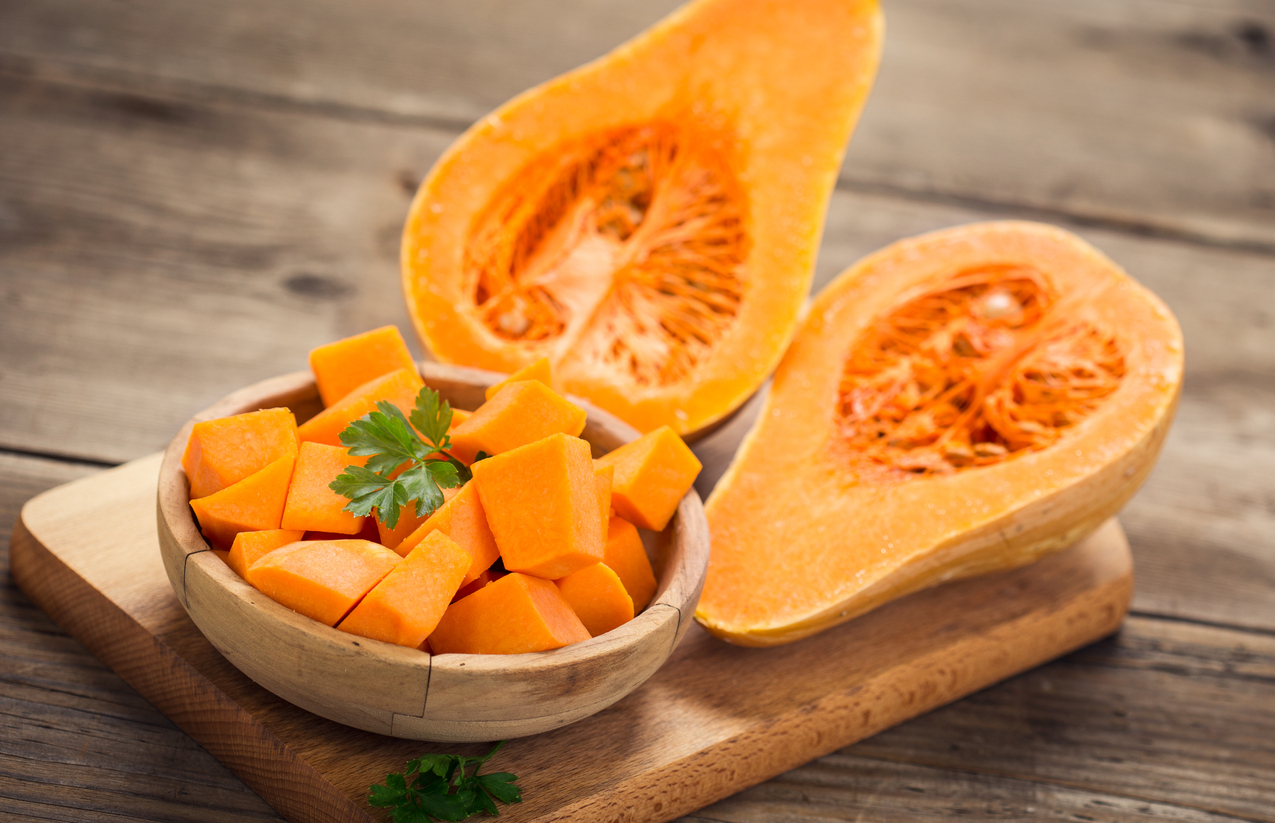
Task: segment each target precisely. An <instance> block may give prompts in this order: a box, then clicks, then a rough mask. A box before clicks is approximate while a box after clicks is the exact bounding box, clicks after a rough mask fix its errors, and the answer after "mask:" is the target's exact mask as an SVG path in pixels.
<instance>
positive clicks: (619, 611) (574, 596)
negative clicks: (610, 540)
mask: <svg viewBox="0 0 1275 823" xmlns="http://www.w3.org/2000/svg"><path fill="white" fill-rule="evenodd" d="M554 584H555V585H556V586H557V587H558V591H560V592H562V597H563V599H564V600H566V601H567V605H569V606H570V607H571V610H572V611H573V612H575V613H576V617H578V618H580V622H581V623H583V624H584V627H585V628H586V629H588V630H589V634H590V635H592V636H593V637H597V636H598V635H600V634H606V633H607V632H609V631H611V630H612V629H614V628H617V627H619V626H623V625H624V624H625V623H627V622H629V621H630V620H632V619H633V598H631V597H629V593H628V591H626V590H625V588H624V584H623V583H622V582H620V578H619V576H618V575H617V574H616V573H615V572H614V571H612V570H611V569H609V568H608V567H607V565H606V564H605V563H594V564H593V565H592V566H585V567H584V568H583V569H580V570H579V571H576V572H572V573H571V574H569V575H567V576H566V577H564V578H562V579H560V580H555V581H554Z"/></svg>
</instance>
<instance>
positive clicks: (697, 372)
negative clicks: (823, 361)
mask: <svg viewBox="0 0 1275 823" xmlns="http://www.w3.org/2000/svg"><path fill="white" fill-rule="evenodd" d="M881 36H882V23H881V18H880V14H879V12H878V9H877V5H876V3H875V0H849V2H846V0H698V2H694V3H691V4H689V5H687V6H686V7H684V8H683V9H681V10H679V11H678V12H676V13H675V14H673V15H672V16H670V17H669V18H667V19H666V20H664V21H663V22H661V23H659V24H657V25H656V26H655V27H653V28H652V29H650V30H649V31H647V32H645V33H644V34H642V35H640V36H639V37H637V38H636V39H634V40H633V41H631V42H630V43H628V44H626V45H624V46H622V47H620V48H619V49H617V50H616V51H614V52H612V53H611V54H609V55H607V56H605V57H603V58H601V59H600V60H598V61H596V62H594V63H592V64H589V65H587V66H585V67H583V68H581V69H578V70H576V71H573V72H571V73H569V74H566V75H564V76H562V77H560V78H558V79H556V80H553V81H551V82H549V83H546V84H545V85H543V86H540V87H538V88H535V89H532V90H531V91H528V92H526V93H525V94H523V95H520V96H519V97H517V98H515V99H514V100H512V101H510V102H509V103H507V104H506V105H504V106H502V107H501V108H500V109H498V110H497V111H495V112H494V113H493V114H491V115H490V116H488V117H487V118H485V119H483V120H482V121H480V122H479V123H477V124H476V125H475V126H474V127H473V128H471V129H470V130H469V131H468V132H466V133H465V134H464V135H463V136H462V137H461V138H460V139H459V140H458V141H457V142H456V144H455V145H454V146H452V148H451V149H450V150H449V151H448V152H447V153H446V154H445V155H444V156H443V158H442V159H440V160H439V162H438V164H437V165H436V166H435V168H434V169H433V170H432V171H431V173H430V175H429V177H428V178H427V179H426V180H425V182H424V183H423V184H422V185H421V188H420V190H419V192H418V193H417V196H416V200H415V202H414V203H413V205H412V209H411V213H410V215H409V217H408V221H407V224H406V226H405V229H404V234H403V256H402V264H403V286H404V290H405V293H406V297H407V304H408V308H409V310H410V312H411V314H412V318H413V321H414V323H415V325H416V328H417V330H418V331H419V333H420V335H421V337H422V338H423V339H424V341H425V342H426V344H427V345H428V346H429V348H430V350H431V351H432V352H433V353H434V355H435V356H436V357H438V358H439V359H440V360H442V361H444V362H449V363H462V364H465V365H470V366H479V367H483V368H489V369H494V370H497V371H504V372H511V371H516V370H517V369H519V368H521V367H523V366H525V365H527V364H528V363H531V362H533V361H535V360H538V359H540V358H548V359H549V360H550V362H551V363H552V367H553V373H554V375H555V376H556V378H557V381H558V383H559V388H562V389H565V390H566V391H569V392H572V393H574V394H578V395H581V396H583V397H587V398H588V399H590V400H592V401H593V402H595V403H597V404H598V405H600V406H602V407H603V408H605V409H607V410H609V411H611V412H613V413H615V414H616V415H618V416H619V417H621V418H623V419H624V420H626V421H627V422H629V423H631V424H633V425H634V426H636V427H637V428H639V429H641V430H642V431H651V430H653V429H656V428H658V427H659V426H661V425H669V426H671V427H672V428H674V430H676V431H677V432H678V433H679V434H682V435H686V436H694V435H695V434H696V433H700V432H702V431H703V430H705V429H706V428H707V427H709V426H711V425H712V424H714V423H715V422H717V421H719V420H721V419H722V418H724V417H725V416H726V415H727V414H729V413H730V412H731V411H732V410H734V409H735V408H736V407H738V406H739V405H740V404H741V403H742V402H743V401H744V400H745V399H747V398H748V397H749V396H750V395H751V394H752V393H753V392H754V391H755V390H756V389H757V387H758V386H759V385H760V384H761V382H762V381H763V380H764V379H765V378H766V376H767V375H768V374H769V373H770V371H771V370H772V369H773V368H774V366H775V364H776V363H777V362H778V360H779V357H780V355H781V354H782V352H783V349H784V347H785V346H786V345H787V343H788V341H789V339H790V338H791V335H792V332H793V330H794V328H795V327H796V323H797V319H798V312H799V310H800V307H801V303H802V301H803V299H804V298H805V296H806V293H807V291H808V290H809V285H810V277H811V273H812V271H813V263H814V256H815V251H816V249H817V247H818V242H819V236H820V233H821V231H822V227H823V219H824V211H825V209H826V206H827V201H828V197H829V194H830V192H831V190H832V186H833V183H834V181H835V179H836V175H837V170H838V168H839V166H840V162H841V155H842V152H843V150H844V147H845V144H846V141H847V140H848V139H849V136H850V132H851V130H852V129H853V126H854V123H855V121H856V120H857V118H858V114H859V111H860V109H861V108H862V105H863V102H864V100H865V98H866V96H867V94H868V90H869V88H870V87H871V83H872V78H873V75H874V73H875V71H876V65H877V61H878V58H879V55H880V49H881Z"/></svg>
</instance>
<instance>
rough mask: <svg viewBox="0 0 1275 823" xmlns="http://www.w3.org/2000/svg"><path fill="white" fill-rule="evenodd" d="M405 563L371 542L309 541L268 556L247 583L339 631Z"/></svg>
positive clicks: (253, 568)
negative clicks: (365, 598)
mask: <svg viewBox="0 0 1275 823" xmlns="http://www.w3.org/2000/svg"><path fill="white" fill-rule="evenodd" d="M401 562H402V558H401V557H399V556H398V555H397V554H395V553H394V552H392V551H390V550H389V549H387V548H385V547H384V546H380V545H377V544H376V543H369V542H368V541H366V540H319V541H313V542H310V541H304V542H301V543H293V544H291V545H289V546H283V547H282V548H279V549H275V550H274V551H272V552H270V553H269V554H266V555H263V556H262V557H261V558H260V559H258V560H257V562H256V563H253V564H252V565H251V566H249V567H248V574H247V575H246V577H245V579H246V580H247V581H248V582H249V583H251V584H252V585H253V586H255V587H256V588H257V589H258V590H259V591H260V592H261V593H262V594H264V595H266V596H267V597H269V598H271V599H273V600H275V601H278V602H279V603H282V604H283V605H285V606H287V607H288V608H290V609H292V610H293V611H294V612H298V613H300V614H304V615H305V616H306V617H309V618H311V619H313V620H317V621H319V622H320V623H323V624H324V625H327V626H335V625H336V624H337V623H339V622H341V618H343V617H345V615H346V614H347V613H349V611H350V609H352V608H353V607H354V604H355V603H358V602H359V600H361V599H362V598H363V595H365V594H367V593H368V592H369V591H371V590H372V587H373V586H375V585H376V584H377V583H379V582H381V578H383V577H385V575H387V574H389V573H390V570H391V569H393V568H394V567H395V566H397V565H398V564H399V563H401Z"/></svg>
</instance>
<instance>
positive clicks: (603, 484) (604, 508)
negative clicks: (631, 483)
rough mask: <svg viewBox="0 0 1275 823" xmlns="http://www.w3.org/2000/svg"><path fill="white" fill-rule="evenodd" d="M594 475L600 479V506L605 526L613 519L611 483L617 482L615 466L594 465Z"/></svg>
mask: <svg viewBox="0 0 1275 823" xmlns="http://www.w3.org/2000/svg"><path fill="white" fill-rule="evenodd" d="M593 476H594V477H595V478H597V481H598V508H599V509H600V510H601V512H602V524H603V527H604V528H605V526H606V523H607V521H609V520H610V519H611V484H612V483H614V482H615V466H599V465H597V464H596V463H595V464H594V466H593Z"/></svg>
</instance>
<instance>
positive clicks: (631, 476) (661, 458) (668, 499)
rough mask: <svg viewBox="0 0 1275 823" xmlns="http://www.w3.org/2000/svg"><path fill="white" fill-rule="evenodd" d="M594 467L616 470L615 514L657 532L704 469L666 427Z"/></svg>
mask: <svg viewBox="0 0 1275 823" xmlns="http://www.w3.org/2000/svg"><path fill="white" fill-rule="evenodd" d="M596 463H597V466H598V467H599V468H602V467H605V466H615V480H614V481H613V482H612V485H611V505H612V506H613V507H614V508H615V510H616V512H617V513H618V514H619V515H620V516H621V517H623V518H624V519H625V520H627V521H629V522H630V523H632V524H633V525H635V526H641V527H642V528H644V529H651V530H652V531H657V532H658V531H662V530H663V529H664V527H665V526H667V525H668V522H669V520H671V519H672V518H673V513H674V512H676V511H677V504H678V503H680V502H681V500H682V497H683V496H684V495H685V494H686V493H687V492H688V491H690V489H691V486H692V485H694V484H695V478H696V477H697V476H698V475H699V472H700V469H701V468H703V467H702V466H701V465H700V462H699V458H697V457H696V456H695V454H694V453H693V452H692V451H691V450H690V448H689V447H687V445H686V444H685V443H684V442H682V438H680V437H678V436H677V432H675V431H673V430H672V429H671V428H669V427H668V426H661V427H660V428H658V429H656V430H655V431H653V432H650V433H649V434H644V435H642V436H641V437H639V438H638V439H637V440H634V441H633V442H632V443H625V444H624V445H623V446H621V447H620V448H618V449H616V450H615V451H613V452H611V453H610V454H607V455H603V456H602V457H599V458H598V459H597V461H596Z"/></svg>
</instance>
